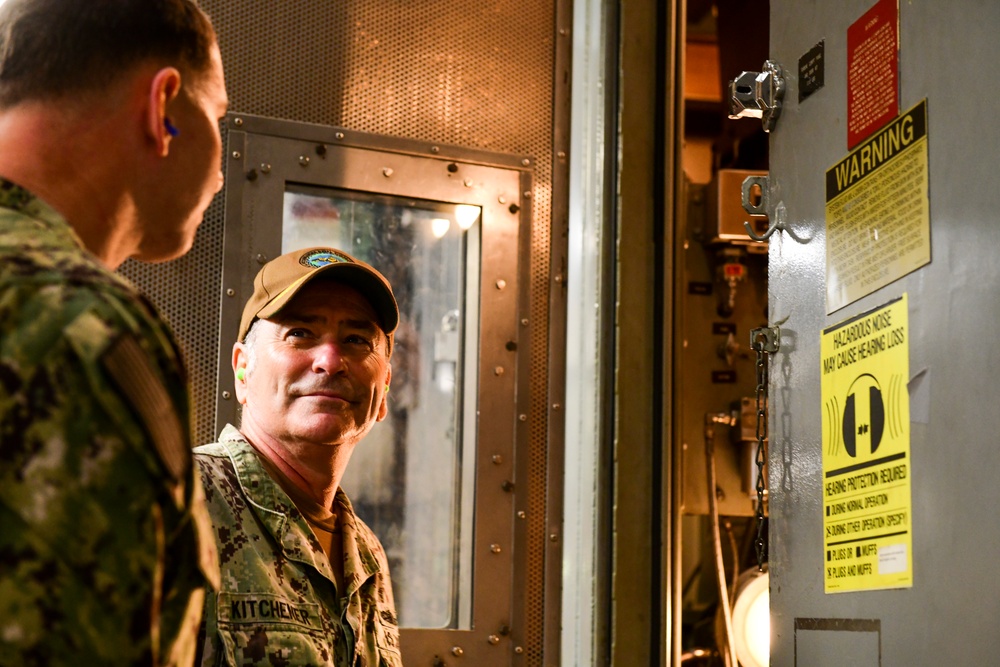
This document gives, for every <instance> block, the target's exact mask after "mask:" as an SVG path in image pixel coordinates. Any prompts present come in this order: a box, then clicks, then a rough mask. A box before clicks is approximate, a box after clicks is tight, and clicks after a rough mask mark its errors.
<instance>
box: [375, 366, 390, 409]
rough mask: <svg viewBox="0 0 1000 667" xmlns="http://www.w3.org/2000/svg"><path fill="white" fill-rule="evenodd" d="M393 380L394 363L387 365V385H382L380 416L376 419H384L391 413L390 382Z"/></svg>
mask: <svg viewBox="0 0 1000 667" xmlns="http://www.w3.org/2000/svg"><path fill="white" fill-rule="evenodd" d="M390 382H392V364H389V365H388V366H386V369H385V386H384V387H382V400H381V401H380V402H379V406H378V417H376V419H375V421H382V420H383V419H385V418H386V415H388V414H389V402H388V397H389V383H390Z"/></svg>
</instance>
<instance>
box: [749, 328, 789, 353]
mask: <svg viewBox="0 0 1000 667" xmlns="http://www.w3.org/2000/svg"><path fill="white" fill-rule="evenodd" d="M779 347H781V330H780V329H779V328H778V327H760V328H757V329H754V330H752V331H751V332H750V348H751V349H752V350H753V351H754V352H758V353H759V352H767V353H768V354H774V353H775V352H777V351H778V348H779Z"/></svg>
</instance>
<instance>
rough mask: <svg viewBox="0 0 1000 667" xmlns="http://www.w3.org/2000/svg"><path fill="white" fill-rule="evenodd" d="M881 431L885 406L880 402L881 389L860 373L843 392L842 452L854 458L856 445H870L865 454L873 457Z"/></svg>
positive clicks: (867, 376) (879, 440)
mask: <svg viewBox="0 0 1000 667" xmlns="http://www.w3.org/2000/svg"><path fill="white" fill-rule="evenodd" d="M884 432H885V403H883V402H882V387H881V385H879V383H878V380H877V379H875V376H874V375H872V374H871V373H862V374H861V375H859V376H858V377H857V378H855V379H854V382H852V383H851V386H850V388H849V389H848V390H847V401H846V403H845V404H844V420H843V435H844V449H846V450H847V453H848V454H849V455H850V456H851V457H852V458H856V457H857V455H858V445H864V444H866V443H870V446H871V449H870V450H868V451H870V452H871V453H872V454H874V453H875V450H877V449H878V446H879V444H880V443H881V442H882V434H883V433H884ZM865 449H867V448H865ZM865 453H867V452H865Z"/></svg>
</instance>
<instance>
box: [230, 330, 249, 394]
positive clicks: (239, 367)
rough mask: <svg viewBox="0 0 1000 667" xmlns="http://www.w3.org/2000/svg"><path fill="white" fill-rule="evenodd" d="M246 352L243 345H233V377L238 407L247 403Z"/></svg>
mask: <svg viewBox="0 0 1000 667" xmlns="http://www.w3.org/2000/svg"><path fill="white" fill-rule="evenodd" d="M246 372H247V350H246V346H245V345H244V344H243V343H236V344H234V345H233V377H234V378H235V379H236V400H237V401H239V404H240V405H246V403H247V380H246Z"/></svg>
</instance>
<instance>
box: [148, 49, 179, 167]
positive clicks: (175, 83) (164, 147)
mask: <svg viewBox="0 0 1000 667" xmlns="http://www.w3.org/2000/svg"><path fill="white" fill-rule="evenodd" d="M180 91H181V73H180V71H179V70H178V69H177V68H176V67H164V68H163V69H161V70H159V71H157V72H156V74H154V75H153V79H152V81H151V82H150V85H149V101H148V105H147V111H146V123H145V129H146V134H147V135H148V136H149V138H150V139H151V140H152V142H153V144H154V146H155V147H156V154H157V155H159V156H160V157H166V156H167V154H168V153H169V152H170V140H171V139H173V137H174V136H175V132H176V131H175V132H171V131H170V128H172V127H173V126H172V125H170V115H169V114H168V113H167V108H168V107H169V106H170V103H171V102H173V101H174V99H175V98H176V97H177V95H178V94H180Z"/></svg>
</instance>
